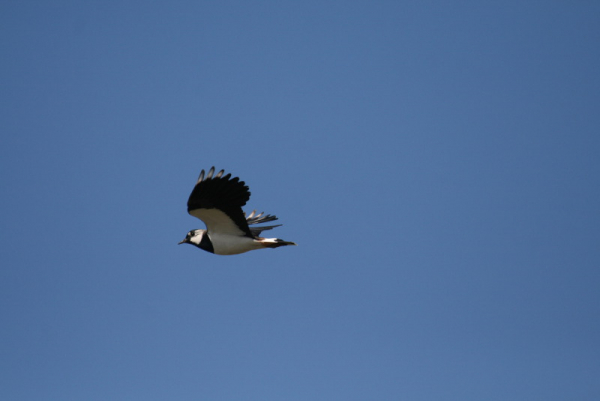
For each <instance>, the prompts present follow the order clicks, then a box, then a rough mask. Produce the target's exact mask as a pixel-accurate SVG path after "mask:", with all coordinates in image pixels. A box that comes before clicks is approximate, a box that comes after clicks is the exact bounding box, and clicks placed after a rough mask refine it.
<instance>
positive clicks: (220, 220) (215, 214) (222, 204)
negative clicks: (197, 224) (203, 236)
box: [187, 167, 254, 238]
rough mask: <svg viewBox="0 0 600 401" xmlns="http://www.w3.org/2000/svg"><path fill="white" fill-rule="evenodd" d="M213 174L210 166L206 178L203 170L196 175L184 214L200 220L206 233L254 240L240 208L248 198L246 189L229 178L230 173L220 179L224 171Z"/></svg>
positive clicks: (236, 179)
mask: <svg viewBox="0 0 600 401" xmlns="http://www.w3.org/2000/svg"><path fill="white" fill-rule="evenodd" d="M214 172H215V168H214V167H212V168H211V169H210V170H209V171H208V174H206V177H205V176H204V170H202V172H201V173H200V176H199V177H198V181H197V182H196V186H195V187H194V189H193V191H192V193H191V194H190V198H189V199H188V204H187V206H188V213H189V214H191V215H192V216H194V217H197V218H199V219H200V220H202V221H203V222H204V224H206V228H207V229H208V232H209V234H210V233H211V232H212V233H215V234H217V233H222V234H230V235H246V236H248V237H250V238H254V235H253V234H252V232H251V231H250V229H249V228H248V222H247V221H246V218H245V216H244V212H243V211H242V206H244V205H245V204H246V202H248V199H250V191H249V189H248V187H247V186H246V184H245V183H244V181H240V179H239V178H237V177H235V178H231V174H227V175H225V176H224V175H223V173H224V170H221V171H219V172H218V173H217V175H215V176H214V177H213V175H214Z"/></svg>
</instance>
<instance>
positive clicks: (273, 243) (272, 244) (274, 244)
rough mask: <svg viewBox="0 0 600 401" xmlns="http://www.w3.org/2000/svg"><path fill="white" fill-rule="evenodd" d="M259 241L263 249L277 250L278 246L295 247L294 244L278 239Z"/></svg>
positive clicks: (262, 239)
mask: <svg viewBox="0 0 600 401" xmlns="http://www.w3.org/2000/svg"><path fill="white" fill-rule="evenodd" d="M259 241H260V243H261V244H262V245H263V246H264V247H265V248H279V247H280V246H286V245H297V244H296V243H295V242H291V241H284V240H282V239H279V238H260V239H259Z"/></svg>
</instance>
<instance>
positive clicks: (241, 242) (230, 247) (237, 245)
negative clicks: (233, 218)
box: [208, 233, 263, 255]
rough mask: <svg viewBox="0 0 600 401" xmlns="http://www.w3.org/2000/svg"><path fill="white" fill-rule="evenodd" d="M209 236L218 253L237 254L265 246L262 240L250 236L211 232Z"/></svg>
mask: <svg viewBox="0 0 600 401" xmlns="http://www.w3.org/2000/svg"><path fill="white" fill-rule="evenodd" d="M208 237H209V238H210V242H212V245H213V249H214V251H215V253H216V254H217V255H237V254H238V253H244V252H248V251H252V250H254V249H259V248H263V246H262V245H261V244H260V242H258V241H256V240H254V239H252V238H248V237H242V236H237V235H227V234H211V233H209V234H208Z"/></svg>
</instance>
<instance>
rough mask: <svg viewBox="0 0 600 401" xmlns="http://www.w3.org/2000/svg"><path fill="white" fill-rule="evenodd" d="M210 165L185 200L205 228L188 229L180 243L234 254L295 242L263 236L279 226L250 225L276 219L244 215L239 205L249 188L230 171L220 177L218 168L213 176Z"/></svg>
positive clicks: (269, 216) (275, 218)
mask: <svg viewBox="0 0 600 401" xmlns="http://www.w3.org/2000/svg"><path fill="white" fill-rule="evenodd" d="M214 172H215V168H214V167H212V168H211V169H210V170H209V172H208V174H206V178H205V177H204V170H202V172H201V173H200V177H199V178H198V181H197V182H196V186H195V187H194V190H193V191H192V193H191V195H190V198H189V199H188V213H189V214H191V215H192V216H194V217H197V218H199V219H200V220H202V221H203V222H204V224H206V230H200V229H198V230H191V231H190V232H188V233H187V235H186V237H185V239H184V240H183V241H181V242H180V244H183V243H187V244H191V245H194V246H197V247H198V248H200V249H203V250H205V251H207V252H211V253H215V254H217V255H236V254H239V253H244V252H248V251H252V250H255V249H262V248H278V247H280V246H285V245H296V244H295V243H293V242H289V241H284V240H281V239H278V238H262V237H259V235H260V233H261V232H262V231H265V230H270V229H272V228H275V227H279V225H274V226H261V227H252V228H250V227H249V226H250V225H254V224H260V223H266V222H269V221H274V220H277V217H275V216H272V215H266V216H263V214H264V213H260V214H258V215H256V216H255V211H253V212H252V213H250V215H249V216H247V217H246V215H245V213H244V212H243V211H242V206H244V205H245V204H246V202H247V201H248V199H250V191H249V190H248V187H247V186H246V185H245V183H244V182H243V181H240V180H239V178H237V177H236V178H231V174H227V175H225V176H223V173H224V171H223V170H221V171H219V172H218V173H217V174H216V175H215V176H214V177H213V175H214Z"/></svg>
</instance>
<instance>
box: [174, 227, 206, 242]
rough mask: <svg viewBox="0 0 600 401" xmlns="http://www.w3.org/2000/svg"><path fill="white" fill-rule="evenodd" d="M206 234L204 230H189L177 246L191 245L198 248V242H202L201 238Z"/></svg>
mask: <svg viewBox="0 0 600 401" xmlns="http://www.w3.org/2000/svg"><path fill="white" fill-rule="evenodd" d="M205 233H206V230H191V231H190V232H188V233H187V235H186V236H185V238H184V239H183V241H180V242H179V244H180V245H181V244H191V245H195V246H200V241H202V237H203V236H204V234H205Z"/></svg>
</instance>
